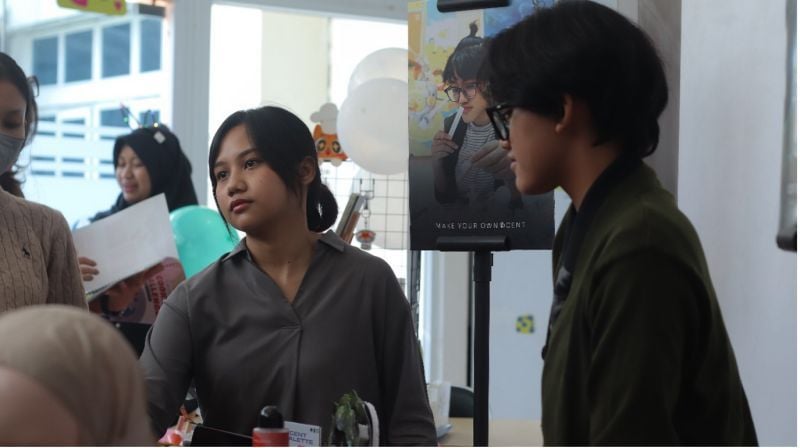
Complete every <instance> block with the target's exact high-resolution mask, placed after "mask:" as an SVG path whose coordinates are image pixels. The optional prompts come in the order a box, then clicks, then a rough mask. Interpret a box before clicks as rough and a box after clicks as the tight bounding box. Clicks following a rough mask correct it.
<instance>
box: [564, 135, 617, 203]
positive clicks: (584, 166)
mask: <svg viewBox="0 0 800 448" xmlns="http://www.w3.org/2000/svg"><path fill="white" fill-rule="evenodd" d="M573 154H574V155H573V157H571V160H570V161H569V164H570V167H569V169H568V170H567V174H566V176H565V179H564V181H563V182H562V183H561V187H562V188H563V189H564V191H566V192H567V194H568V195H569V197H570V198H571V199H572V205H573V206H574V207H575V210H576V211H577V210H580V207H581V204H583V200H584V199H585V198H586V193H588V192H589V189H590V188H591V187H592V185H593V184H594V183H595V181H596V180H597V178H598V177H600V175H601V174H603V171H605V170H606V169H607V168H608V167H609V166H610V165H611V164H612V163H614V161H615V160H616V159H617V158H618V157H619V156H620V154H621V151H620V149H619V146H618V145H617V144H615V143H604V144H601V145H598V146H591V145H588V146H584V147H582V148H580V150H578V151H574V153H573Z"/></svg>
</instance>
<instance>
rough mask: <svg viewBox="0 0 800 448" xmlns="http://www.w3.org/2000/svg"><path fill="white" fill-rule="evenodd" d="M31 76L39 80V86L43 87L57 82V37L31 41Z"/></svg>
mask: <svg viewBox="0 0 800 448" xmlns="http://www.w3.org/2000/svg"><path fill="white" fill-rule="evenodd" d="M33 74H34V75H36V77H37V78H39V84H40V85H43V86H46V85H52V84H55V83H56V82H58V38H57V37H47V38H44V39H35V40H34V41H33Z"/></svg>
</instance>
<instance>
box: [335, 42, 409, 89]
mask: <svg viewBox="0 0 800 448" xmlns="http://www.w3.org/2000/svg"><path fill="white" fill-rule="evenodd" d="M379 78H392V79H397V80H399V81H403V82H408V50H406V49H404V48H383V49H381V50H378V51H373V52H372V53H370V54H368V55H367V56H366V57H365V58H364V59H362V60H361V62H359V63H358V65H356V68H355V70H353V74H352V75H350V83H349V84H348V85H347V93H348V94H351V93H353V91H354V90H355V89H356V88H357V87H358V86H360V85H361V84H364V83H365V82H367V81H369V80H372V79H379Z"/></svg>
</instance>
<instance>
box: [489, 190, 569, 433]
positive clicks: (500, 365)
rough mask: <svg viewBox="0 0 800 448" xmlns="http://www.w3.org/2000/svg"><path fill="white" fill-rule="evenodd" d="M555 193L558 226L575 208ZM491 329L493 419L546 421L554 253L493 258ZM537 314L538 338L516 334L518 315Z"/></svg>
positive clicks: (507, 254)
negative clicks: (545, 373)
mask: <svg viewBox="0 0 800 448" xmlns="http://www.w3.org/2000/svg"><path fill="white" fill-rule="evenodd" d="M570 202H571V201H570V199H569V196H567V194H566V193H564V191H563V190H560V189H559V190H556V192H555V226H556V228H558V226H559V224H560V223H561V218H563V217H564V213H566V211H567V207H569V204H570ZM491 294H492V296H491V302H492V303H491V309H490V312H489V314H490V322H489V325H490V329H489V337H490V341H489V358H490V361H489V417H490V418H491V419H511V420H523V419H524V420H540V419H541V418H542V393H541V392H542V387H541V385H542V368H543V367H544V362H543V360H542V347H543V346H544V342H545V338H546V337H547V323H548V320H549V318H550V306H551V304H552V301H553V276H552V252H551V251H549V250H537V251H529V250H526V251H515V252H498V253H495V255H494V267H493V269H492V290H491ZM527 314H532V315H533V319H534V332H533V334H526V333H518V332H517V331H516V322H517V317H519V316H522V315H527Z"/></svg>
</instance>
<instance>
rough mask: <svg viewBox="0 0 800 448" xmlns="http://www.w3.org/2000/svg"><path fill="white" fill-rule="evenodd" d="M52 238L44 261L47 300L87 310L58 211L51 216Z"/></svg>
mask: <svg viewBox="0 0 800 448" xmlns="http://www.w3.org/2000/svg"><path fill="white" fill-rule="evenodd" d="M51 229H52V230H51V232H52V236H51V238H52V240H51V242H50V253H49V255H48V260H47V303H62V304H66V305H74V306H77V307H79V308H83V309H88V307H87V305H86V297H85V295H84V291H83V282H82V281H81V270H80V267H79V266H78V254H77V253H76V251H75V245H74V244H73V242H72V234H71V233H70V231H69V226H68V225H67V220H66V219H64V216H62V215H61V213H58V212H55V211H54V212H53V214H52V216H51Z"/></svg>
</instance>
